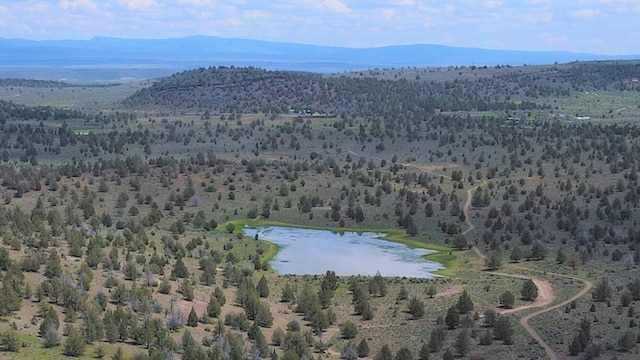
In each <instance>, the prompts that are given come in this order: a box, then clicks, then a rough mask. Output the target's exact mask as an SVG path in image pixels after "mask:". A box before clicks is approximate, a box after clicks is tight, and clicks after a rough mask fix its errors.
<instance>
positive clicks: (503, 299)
mask: <svg viewBox="0 0 640 360" xmlns="http://www.w3.org/2000/svg"><path fill="white" fill-rule="evenodd" d="M499 300H500V305H502V307H504V308H505V309H511V308H512V307H513V304H514V303H515V302H516V298H515V296H513V294H512V293H511V291H508V290H507V291H505V292H503V293H502V294H500V299H499Z"/></svg>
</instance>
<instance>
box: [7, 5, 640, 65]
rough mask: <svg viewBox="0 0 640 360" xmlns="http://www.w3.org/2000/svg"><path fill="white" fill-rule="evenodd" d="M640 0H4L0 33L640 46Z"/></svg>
mask: <svg viewBox="0 0 640 360" xmlns="http://www.w3.org/2000/svg"><path fill="white" fill-rule="evenodd" d="M639 29H640V0H572V1H565V0H522V1H508V0H477V1H476V0H452V1H431V0H423V1H420V0H390V1H381V0H371V1H364V0H363V1H360V0H267V1H264V0H257V1H253V0H229V1H218V0H174V1H163V0H109V1H99V0H20V1H13V0H0V37H2V38H24V39H36V40H43V39H90V38H92V37H95V36H109V37H126V38H169V37H183V36H190V35H214V36H221V37H227V38H248V39H258V40H272V41H289V42H297V43H305V44H317V45H334V46H347V47H370V46H382V45H396V44H418V43H421V44H442V45H452V46H464V47H480V48H490V49H512V50H564V51H572V52H588V53H596V54H607V55H621V54H623V55H628V54H640V30H639Z"/></svg>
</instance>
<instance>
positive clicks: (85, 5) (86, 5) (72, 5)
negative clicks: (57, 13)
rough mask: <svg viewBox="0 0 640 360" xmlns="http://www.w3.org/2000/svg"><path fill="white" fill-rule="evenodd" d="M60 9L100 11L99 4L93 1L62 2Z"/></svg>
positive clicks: (71, 0)
mask: <svg viewBox="0 0 640 360" xmlns="http://www.w3.org/2000/svg"><path fill="white" fill-rule="evenodd" d="M60 7H62V8H63V9H64V10H82V11H88V12H95V11H97V10H98V4H96V3H95V2H93V1H91V0H61V1H60Z"/></svg>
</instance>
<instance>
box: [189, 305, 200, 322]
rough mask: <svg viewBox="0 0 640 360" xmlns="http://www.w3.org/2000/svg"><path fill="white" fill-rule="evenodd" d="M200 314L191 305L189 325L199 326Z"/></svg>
mask: <svg viewBox="0 0 640 360" xmlns="http://www.w3.org/2000/svg"><path fill="white" fill-rule="evenodd" d="M198 320H199V319H198V314H197V313H196V310H195V309H194V308H193V306H192V307H191V311H190V312H189V316H188V317H187V326H191V327H196V326H198Z"/></svg>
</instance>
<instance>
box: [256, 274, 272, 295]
mask: <svg viewBox="0 0 640 360" xmlns="http://www.w3.org/2000/svg"><path fill="white" fill-rule="evenodd" d="M256 290H257V291H258V295H259V296H260V297H261V298H267V297H269V284H267V279H266V278H265V277H264V275H262V277H261V278H260V280H259V281H258V285H257V286H256Z"/></svg>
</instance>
